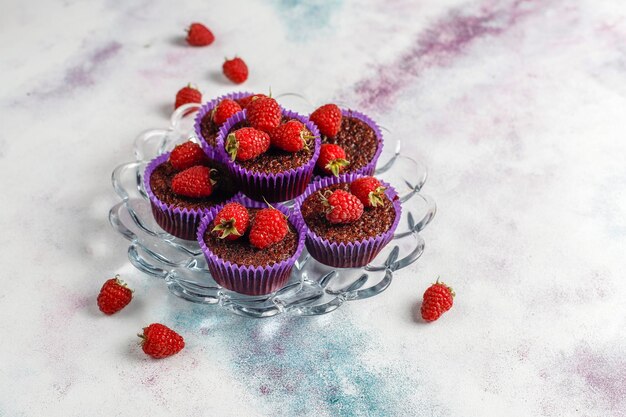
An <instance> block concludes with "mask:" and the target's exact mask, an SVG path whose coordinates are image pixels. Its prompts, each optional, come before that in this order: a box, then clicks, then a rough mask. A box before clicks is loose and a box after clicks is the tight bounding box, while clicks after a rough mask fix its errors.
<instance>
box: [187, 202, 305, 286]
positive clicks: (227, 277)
mask: <svg viewBox="0 0 626 417" xmlns="http://www.w3.org/2000/svg"><path fill="white" fill-rule="evenodd" d="M231 201H237V202H239V203H241V204H242V205H244V206H245V207H248V208H266V207H267V204H265V203H261V202H258V201H254V200H251V199H250V198H248V197H246V196H244V195H243V194H238V196H236V197H235V198H233V199H232V200H231ZM222 207H223V206H216V207H213V208H211V209H210V210H209V211H208V212H207V213H206V215H205V216H204V217H203V218H202V221H201V222H200V227H199V228H198V234H197V239H198V243H199V244H200V249H202V252H203V253H204V256H205V258H206V260H207V264H208V267H209V271H211V275H212V276H213V279H214V280H215V282H217V283H218V284H219V285H221V286H222V287H224V288H226V289H229V290H231V291H235V292H238V293H241V294H246V295H265V294H270V293H273V292H275V291H277V290H279V289H281V288H282V287H284V286H285V284H287V282H288V281H289V277H290V276H291V270H292V268H293V266H294V264H295V262H296V260H297V259H298V258H299V257H300V254H301V253H302V250H303V249H304V235H305V234H304V224H303V222H302V218H301V217H300V216H296V215H294V214H290V213H289V209H288V208H286V207H284V206H282V205H280V204H277V205H275V206H274V207H275V208H276V209H278V210H280V211H281V212H282V213H284V214H285V215H287V216H288V220H289V223H291V225H292V226H293V227H294V228H295V229H296V232H297V233H298V246H297V248H296V252H295V253H294V254H293V255H292V256H291V257H290V258H289V259H286V260H283V261H281V262H279V263H275V264H272V265H267V266H252V265H237V264H235V263H232V262H230V261H227V260H224V259H222V258H220V257H218V256H217V255H215V254H214V253H213V252H212V251H211V249H210V248H209V247H207V245H206V243H205V241H204V234H205V233H206V231H207V229H208V228H209V227H210V226H212V223H213V219H214V218H215V216H216V215H217V213H218V212H219V211H220V210H221V208H222ZM243 239H245V237H243Z"/></svg>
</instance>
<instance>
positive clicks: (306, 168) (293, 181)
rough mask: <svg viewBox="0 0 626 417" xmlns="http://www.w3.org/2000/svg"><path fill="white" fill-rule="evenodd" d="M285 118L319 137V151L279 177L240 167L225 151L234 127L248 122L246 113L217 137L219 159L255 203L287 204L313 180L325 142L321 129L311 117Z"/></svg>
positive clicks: (288, 114)
mask: <svg viewBox="0 0 626 417" xmlns="http://www.w3.org/2000/svg"><path fill="white" fill-rule="evenodd" d="M283 116H285V117H288V118H290V119H296V120H299V121H300V122H302V123H303V124H304V125H305V126H306V128H307V129H308V130H309V131H310V132H311V133H312V134H313V136H315V150H314V152H313V155H312V156H311V159H310V160H309V161H308V162H307V163H305V164H304V165H301V166H299V167H297V168H293V169H290V170H288V171H283V172H279V173H275V174H274V173H267V172H254V171H250V170H248V169H246V168H243V167H242V166H240V165H239V164H238V163H237V161H231V160H230V158H229V156H228V154H227V153H226V150H225V149H224V140H225V139H226V136H228V133H229V132H230V130H231V129H232V127H233V126H234V125H236V124H237V123H240V122H243V121H245V120H246V110H243V111H241V112H239V113H237V114H235V115H233V116H232V117H231V118H230V119H228V120H227V121H226V123H224V124H223V125H222V127H221V128H220V133H219V135H218V137H217V145H216V147H217V155H218V159H220V160H222V161H225V164H226V166H227V167H228V170H229V172H230V173H231V175H232V176H233V177H234V178H235V180H236V181H237V185H238V186H239V187H240V189H241V191H242V192H243V193H244V194H245V195H247V196H248V197H250V198H252V199H254V200H259V201H260V200H263V199H266V200H267V201H269V202H271V203H273V202H280V201H287V200H291V199H294V198H296V197H297V196H299V195H300V194H302V193H303V192H304V190H305V189H306V187H307V186H308V185H309V184H310V182H311V178H313V169H314V168H315V162H316V161H317V158H318V156H319V154H320V146H321V139H320V133H319V130H318V129H317V126H315V124H314V123H313V122H311V121H310V120H309V119H308V118H307V117H305V116H302V115H300V114H298V113H295V112H292V111H289V110H285V109H283Z"/></svg>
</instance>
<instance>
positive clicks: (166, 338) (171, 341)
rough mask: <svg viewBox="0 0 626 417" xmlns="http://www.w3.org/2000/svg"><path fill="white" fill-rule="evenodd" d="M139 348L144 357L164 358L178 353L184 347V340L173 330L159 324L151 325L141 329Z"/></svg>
mask: <svg viewBox="0 0 626 417" xmlns="http://www.w3.org/2000/svg"><path fill="white" fill-rule="evenodd" d="M137 336H139V337H141V348H142V349H143V351H144V353H146V355H149V356H152V357H153V358H155V359H161V358H166V357H168V356H172V355H174V354H176V353H178V352H180V351H181V350H182V349H183V348H184V347H185V340H184V339H183V338H182V336H181V335H179V334H178V333H176V332H175V331H174V330H172V329H170V328H169V327H167V326H164V325H162V324H160V323H152V324H151V325H149V326H148V327H144V328H143V334H138V335H137Z"/></svg>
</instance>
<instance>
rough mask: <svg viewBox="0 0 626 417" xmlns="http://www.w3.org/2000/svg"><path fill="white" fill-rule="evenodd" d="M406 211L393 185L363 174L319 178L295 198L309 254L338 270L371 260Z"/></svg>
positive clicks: (391, 236) (358, 265)
mask: <svg viewBox="0 0 626 417" xmlns="http://www.w3.org/2000/svg"><path fill="white" fill-rule="evenodd" d="M401 211H402V210H401V207H400V200H399V199H398V195H397V193H396V191H395V190H394V189H393V188H392V187H391V186H390V185H389V184H386V183H384V182H382V181H379V180H378V179H376V178H374V177H369V176H363V175H359V174H344V175H340V176H339V177H335V176H331V177H326V178H322V179H319V180H317V181H315V182H314V183H312V184H311V185H310V186H309V187H308V188H307V189H306V191H305V192H304V194H302V195H301V196H300V197H298V198H297V199H296V209H295V213H296V214H297V215H298V216H300V217H301V219H302V222H303V223H304V229H305V232H306V247H307V249H308V251H309V253H310V255H311V256H312V257H313V258H315V259H316V260H318V261H319V262H321V263H323V264H325V265H329V266H333V267H338V268H355V267H362V266H365V265H367V264H368V263H369V262H371V261H372V260H373V259H374V258H375V257H376V255H377V254H378V253H379V252H380V251H381V250H382V248H383V247H385V245H387V244H388V243H389V242H390V241H391V239H392V238H393V233H394V231H395V230H396V227H397V226H398V222H399V221H400V214H401Z"/></svg>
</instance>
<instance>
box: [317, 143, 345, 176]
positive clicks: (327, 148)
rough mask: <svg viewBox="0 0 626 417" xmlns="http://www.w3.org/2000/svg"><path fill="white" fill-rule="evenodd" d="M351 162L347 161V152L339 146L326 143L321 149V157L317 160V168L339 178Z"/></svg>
mask: <svg viewBox="0 0 626 417" xmlns="http://www.w3.org/2000/svg"><path fill="white" fill-rule="evenodd" d="M348 165H350V162H349V161H348V160H347V159H346V152H345V151H344V150H343V148H342V147H341V146H339V145H333V144H330V143H325V144H323V145H322V147H321V148H320V156H319V158H318V159H317V167H318V168H320V169H321V170H322V171H324V172H325V173H327V174H332V175H334V176H336V177H338V176H339V173H341V172H342V171H343V170H344V169H345V168H346V167H347V166H348Z"/></svg>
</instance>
